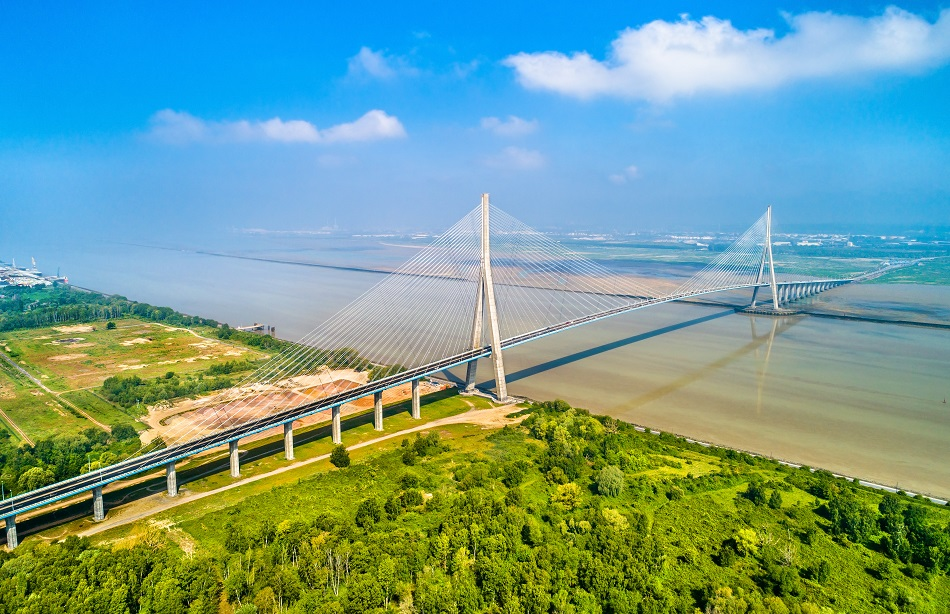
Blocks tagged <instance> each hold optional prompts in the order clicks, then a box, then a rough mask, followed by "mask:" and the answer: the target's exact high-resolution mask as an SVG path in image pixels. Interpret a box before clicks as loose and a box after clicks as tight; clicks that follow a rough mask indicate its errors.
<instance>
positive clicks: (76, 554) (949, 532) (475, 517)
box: [0, 402, 950, 614]
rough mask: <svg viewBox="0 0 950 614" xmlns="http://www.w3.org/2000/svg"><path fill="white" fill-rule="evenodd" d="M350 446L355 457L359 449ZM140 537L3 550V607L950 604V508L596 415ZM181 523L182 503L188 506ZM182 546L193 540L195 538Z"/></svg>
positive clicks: (573, 414) (393, 455) (389, 459)
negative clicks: (641, 430)
mask: <svg viewBox="0 0 950 614" xmlns="http://www.w3.org/2000/svg"><path fill="white" fill-rule="evenodd" d="M341 464H343V463H341ZM178 509H180V510H181V514H182V519H180V520H179V521H178V522H177V523H174V524H176V526H175V527H174V529H173V530H167V529H163V528H161V527H159V526H156V525H151V528H147V529H144V530H142V531H133V532H132V533H131V537H130V538H129V539H128V540H126V541H124V542H123V543H122V545H121V547H113V546H108V545H94V544H93V543H92V542H90V541H89V540H88V539H77V538H75V537H71V538H68V539H67V540H66V541H64V542H61V543H57V544H53V545H45V544H37V543H34V542H32V540H31V541H28V542H27V543H26V544H24V545H23V546H21V548H20V549H18V550H17V551H15V552H13V553H6V554H3V555H2V558H3V559H4V560H3V564H2V566H0V612H14V611H22V610H23V609H26V608H28V609H29V610H30V611H68V609H69V607H70V604H76V603H82V604H84V607H87V611H129V612H158V611H165V612H207V613H209V614H210V613H212V612H242V613H249V612H315V611H319V612H342V613H345V614H350V613H357V612H385V611H416V612H424V613H428V612H460V613H461V612H526V613H527V612H532V613H534V612H538V613H541V612H603V613H608V612H683V613H690V614H692V613H694V612H696V611H700V612H719V613H725V612H785V613H788V612H792V613H808V614H811V613H821V612H884V611H894V612H898V611H907V612H911V611H913V612H940V611H945V610H942V609H941V608H945V604H946V603H950V582H948V577H947V572H948V568H950V526H948V521H950V513H948V512H950V511H948V510H947V509H946V508H945V507H938V506H935V505H933V504H931V503H929V502H926V501H923V500H917V499H910V498H907V497H899V496H896V495H892V494H888V495H882V494H881V493H879V492H875V491H872V490H870V489H866V488H863V487H861V486H859V485H856V484H853V483H851V482H849V481H846V480H841V479H837V478H834V477H833V476H831V475H830V474H827V473H824V472H811V471H809V470H808V469H807V468H801V469H795V468H790V467H785V466H782V465H780V464H778V463H775V462H773V461H770V460H767V459H761V458H754V457H751V456H748V455H745V454H742V453H738V452H734V451H729V450H724V449H719V448H714V447H713V448H706V447H703V446H700V445H698V444H693V443H690V442H687V441H685V440H682V439H678V438H676V437H673V436H669V435H661V436H655V435H651V434H644V433H639V432H637V431H636V430H635V429H634V428H633V427H632V426H631V425H627V424H624V423H620V422H617V421H615V420H612V419H610V418H603V417H596V416H591V415H590V414H588V413H587V412H585V411H582V410H577V409H573V408H570V407H569V406H567V405H566V404H565V403H563V402H553V403H542V404H537V405H535V406H533V407H532V408H531V411H530V415H529V416H528V417H527V419H525V420H524V421H523V422H522V423H521V425H520V426H509V427H505V428H501V429H495V430H472V429H471V428H470V427H469V428H465V429H463V428H459V427H452V426H446V427H441V428H438V429H433V430H430V432H429V433H428V434H427V435H419V436H415V435H413V436H410V437H407V438H406V439H405V440H404V442H403V445H402V447H400V448H398V449H396V450H392V451H389V452H381V453H377V454H376V455H373V456H369V457H367V456H362V455H356V456H355V457H354V458H353V462H352V464H351V465H350V466H349V467H346V468H343V469H333V470H331V471H328V472H322V473H318V474H315V475H314V476H313V477H311V478H308V479H303V480H301V481H299V482H298V483H290V484H285V485H282V486H280V487H277V488H273V489H271V490H269V491H266V492H264V493H262V494H259V495H255V496H252V497H248V498H244V499H241V500H239V502H238V503H237V504H235V505H233V506H232V507H230V508H227V509H218V510H215V511H210V512H206V513H202V515H200V516H197V517H194V516H192V515H189V514H188V513H187V506H183V507H181V508H178ZM170 524H171V523H170ZM181 544H188V548H187V551H188V553H189V554H187V555H186V554H185V553H184V552H182V551H181V550H180V547H181V546H180V545H181Z"/></svg>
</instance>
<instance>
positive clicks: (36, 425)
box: [0, 360, 92, 443]
mask: <svg viewBox="0 0 950 614" xmlns="http://www.w3.org/2000/svg"><path fill="white" fill-rule="evenodd" d="M0 409H2V410H3V411H4V412H5V413H6V414H7V416H8V417H9V419H10V420H13V421H14V422H15V423H16V425H17V426H19V427H20V428H21V429H22V430H23V431H24V432H25V433H26V435H27V436H28V437H30V438H31V439H33V440H34V441H35V440H37V439H39V438H41V437H47V436H54V435H62V434H67V433H76V432H79V431H80V430H82V429H84V428H86V427H89V426H92V425H91V424H90V423H89V421H88V420H86V419H85V418H83V417H81V416H77V415H75V414H74V413H72V412H71V411H70V410H69V408H68V407H66V406H65V405H63V404H62V403H60V402H59V401H58V400H57V399H56V398H54V397H53V396H52V395H50V394H47V393H46V392H45V391H43V390H42V389H40V388H39V387H37V386H36V385H35V384H34V383H33V382H31V381H30V380H29V379H28V378H27V377H26V376H24V375H23V374H22V373H20V372H19V371H17V370H16V369H14V368H13V367H11V366H10V365H9V364H8V363H7V362H6V361H2V360H0ZM0 422H3V421H0ZM3 428H4V429H5V430H6V431H7V432H9V433H10V436H11V437H12V438H13V440H14V441H17V442H21V443H22V438H21V437H20V435H19V434H18V433H17V432H16V430H15V429H13V428H11V426H10V425H8V424H6V423H5V422H4V423H3Z"/></svg>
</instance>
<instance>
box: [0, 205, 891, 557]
mask: <svg viewBox="0 0 950 614" xmlns="http://www.w3.org/2000/svg"><path fill="white" fill-rule="evenodd" d="M908 264H910V263H895V264H892V265H889V266H888V267H886V268H883V269H878V270H875V271H872V272H869V273H866V274H863V275H858V276H853V277H848V278H827V279H826V278H816V277H813V276H808V275H804V274H800V273H797V272H795V271H794V270H789V268H788V267H787V266H782V263H776V261H775V259H774V258H773V254H772V214H771V207H770V208H769V209H768V210H767V211H766V213H765V214H764V215H763V216H762V217H761V218H759V219H758V220H757V221H756V222H755V223H754V224H753V225H752V226H751V227H750V228H749V229H748V230H747V231H746V232H744V233H743V234H742V235H741V236H739V238H738V239H737V240H736V241H735V242H734V243H733V244H732V245H730V246H729V247H728V248H727V249H725V250H724V251H722V252H721V253H719V254H718V255H716V256H715V257H714V258H713V259H712V260H711V261H710V262H709V263H708V264H707V265H706V266H705V267H704V268H703V269H702V270H700V271H699V272H698V273H696V274H695V275H693V276H692V277H690V278H689V279H687V280H686V281H684V282H682V283H679V284H676V283H670V282H666V283H665V284H661V283H660V282H657V281H656V280H654V279H646V278H639V277H636V276H632V275H629V274H619V273H616V272H614V271H611V270H609V269H608V268H607V267H605V266H603V265H601V264H599V263H597V262H594V261H592V260H590V259H587V258H584V257H582V256H580V255H578V254H576V253H574V252H572V251H571V250H568V249H566V248H565V247H564V246H562V245H561V244H560V243H558V242H557V241H554V240H553V239H551V238H550V237H548V236H546V235H544V234H542V233H539V232H536V231H534V230H532V229H531V228H529V227H528V226H526V225H524V224H523V223H521V222H519V221H518V220H516V219H515V218H513V217H512V216H510V215H508V214H507V213H505V212H504V211H501V210H500V209H497V208H496V207H494V206H492V205H490V203H489V199H488V195H487V194H484V195H482V201H481V204H480V205H479V206H478V207H476V208H475V209H473V210H472V211H471V212H470V213H469V214H468V215H466V216H465V217H463V218H462V219H461V220H459V221H458V222H457V223H456V224H455V225H453V226H452V227H451V228H449V229H448V230H447V231H446V232H445V233H443V234H442V235H440V236H439V237H438V238H437V239H436V240H435V241H433V243H432V244H431V245H429V246H428V247H426V248H424V249H422V250H420V251H419V253H418V254H417V255H416V256H415V257H413V258H412V259H410V260H409V261H408V262H407V263H405V264H404V265H403V266H401V267H399V268H398V269H397V270H395V271H394V272H392V273H391V274H389V275H387V276H386V277H385V278H383V279H382V281H380V282H379V283H378V284H376V285H375V286H373V287H372V288H371V289H370V290H368V291H367V292H366V293H364V294H363V295H362V296H360V297H359V298H357V299H356V300H355V301H353V302H352V303H351V304H350V305H348V306H347V307H346V308H344V309H343V310H342V311H340V312H339V313H338V314H336V315H335V316H333V317H332V318H330V319H329V320H328V321H327V322H324V323H323V324H321V325H320V326H318V327H317V328H315V329H314V330H313V331H311V332H310V333H308V334H307V335H306V336H305V337H304V338H303V339H301V340H300V341H299V342H297V343H296V344H293V345H292V346H291V347H290V348H289V349H287V350H285V351H283V352H281V353H279V354H278V355H276V356H275V357H273V358H272V359H271V360H269V361H268V362H267V363H266V364H264V365H263V366H262V367H260V368H259V369H258V370H257V371H256V372H255V373H254V374H252V375H251V376H249V377H248V378H247V379H246V380H245V381H244V382H242V383H241V384H240V385H239V386H236V387H234V388H232V389H230V390H228V391H225V392H223V393H221V394H219V395H218V396H217V397H215V398H214V399H212V400H211V401H209V402H206V403H205V404H204V409H203V410H202V411H201V412H196V414H197V416H196V418H195V419H193V420H187V421H186V420H183V421H180V423H179V424H178V425H177V426H175V427H174V428H172V429H170V430H169V431H168V432H166V433H164V434H163V436H162V437H163V438H162V440H161V441H160V442H149V443H148V444H145V445H143V446H142V447H141V449H140V450H139V451H138V452H137V453H136V454H134V455H132V456H131V457H129V458H126V459H124V460H121V461H119V462H116V463H114V464H112V465H110V466H107V467H102V468H99V469H97V470H94V471H91V472H88V473H85V474H83V475H80V476H77V477H74V478H71V479H68V480H64V481H62V482H58V483H55V484H51V485H49V486H45V487H43V488H39V489H37V490H34V491H31V492H27V493H22V494H19V495H17V496H15V497H11V498H8V499H6V500H4V501H2V502H0V518H3V519H4V520H5V524H6V541H7V544H8V547H15V546H16V545H17V533H16V516H17V515H18V514H23V513H25V512H29V511H31V510H35V509H38V508H41V507H43V506H46V505H49V504H51V503H54V502H56V501H59V500H62V499H66V498H69V497H73V496H76V495H78V494H81V493H84V492H87V491H92V503H93V505H92V507H93V518H94V519H95V520H97V521H98V520H102V519H103V518H104V517H105V509H104V502H103V496H102V490H103V488H104V487H105V486H106V485H108V484H110V483H112V482H116V481H118V480H123V479H126V478H130V477H132V476H135V475H138V474H141V473H144V472H147V471H152V470H155V469H161V468H164V469H165V473H166V479H167V492H168V495H169V496H176V495H177V493H178V484H177V473H176V469H175V467H176V462H177V461H179V460H182V459H185V458H188V457H190V456H193V455H196V454H199V453H202V452H205V451H207V450H211V449H213V448H218V447H221V446H224V445H227V446H228V447H229V455H230V469H231V475H232V476H233V477H235V478H237V477H240V456H239V448H238V443H239V441H240V440H241V439H246V438H248V437H251V436H253V435H257V434H260V433H264V432H266V431H270V430H272V429H278V428H282V429H283V434H284V452H285V456H286V458H287V459H288V460H292V459H293V424H294V422H295V421H297V420H300V419H302V418H305V417H307V416H311V415H313V414H317V413H322V412H329V413H330V416H331V421H332V438H333V441H334V443H340V441H341V436H342V434H341V411H342V410H341V408H342V407H343V405H345V404H347V403H351V402H353V401H356V400H358V399H361V398H363V397H368V396H372V397H373V402H374V409H373V413H374V427H375V428H376V430H383V403H382V393H383V391H385V390H387V389H390V388H393V387H396V386H404V385H406V384H410V385H411V395H412V404H411V407H412V410H411V411H412V417H413V418H420V396H419V383H420V380H421V379H422V378H425V377H427V376H431V375H434V374H437V373H439V372H441V371H444V370H446V369H450V368H452V367H458V366H461V365H467V373H466V379H465V390H466V391H469V392H471V391H473V389H474V387H475V375H476V364H477V361H478V360H479V359H482V358H490V359H491V365H492V371H493V375H494V382H495V385H496V389H495V391H494V392H495V396H496V397H497V398H498V399H499V400H506V399H507V398H508V391H507V385H506V381H505V367H504V352H505V350H507V349H509V348H512V347H515V346H517V345H520V344H523V343H527V342H529V341H533V340H535V339H539V338H542V337H545V336H548V335H552V334H555V333H558V332H561V331H564V330H568V329H571V328H576V327H578V326H583V325H585V324H590V323H592V322H597V321H600V320H603V319H605V318H609V317H613V316H617V315H620V314H624V313H629V312H631V311H635V310H638V309H644V308H647V307H651V306H654V305H659V304H663V303H668V302H671V301H678V300H684V299H690V298H695V297H701V296H704V295H708V294H712V293H718V292H734V291H751V298H750V301H749V308H750V309H752V310H755V311H756V312H766V313H771V314H776V315H781V314H783V313H788V312H787V311H785V308H786V307H787V306H788V305H789V304H790V303H793V302H795V301H798V300H801V299H803V298H806V297H810V296H814V295H816V294H819V293H821V292H825V291H827V290H830V289H832V288H836V287H838V286H841V285H844V284H848V283H853V282H856V281H862V280H864V279H870V278H873V277H876V276H879V275H881V274H883V273H884V272H887V271H888V270H892V269H894V268H899V267H901V266H907V265H908ZM340 373H345V374H347V376H348V379H345V378H344V379H341V378H340V376H339V374H340ZM291 390H293V392H291ZM301 390H302V391H303V392H300V391H301Z"/></svg>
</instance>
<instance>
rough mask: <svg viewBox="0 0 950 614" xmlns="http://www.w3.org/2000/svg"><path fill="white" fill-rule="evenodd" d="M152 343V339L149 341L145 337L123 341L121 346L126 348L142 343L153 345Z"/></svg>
mask: <svg viewBox="0 0 950 614" xmlns="http://www.w3.org/2000/svg"><path fill="white" fill-rule="evenodd" d="M151 342H152V340H151V339H147V338H145V337H136V338H135V339H128V340H126V341H123V342H121V343H120V344H119V345H124V346H125V347H129V346H132V345H140V344H142V343H151Z"/></svg>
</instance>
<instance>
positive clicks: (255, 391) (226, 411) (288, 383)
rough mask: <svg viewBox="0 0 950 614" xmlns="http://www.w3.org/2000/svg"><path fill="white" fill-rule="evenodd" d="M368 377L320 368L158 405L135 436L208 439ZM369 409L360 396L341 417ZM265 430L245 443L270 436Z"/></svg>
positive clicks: (390, 395)
mask: <svg viewBox="0 0 950 614" xmlns="http://www.w3.org/2000/svg"><path fill="white" fill-rule="evenodd" d="M367 381H368V374H367V373H364V372H358V371H354V370H352V369H340V370H334V371H330V370H323V371H321V372H320V373H317V374H315V375H304V376H298V377H293V378H289V379H286V380H281V381H279V382H276V383H274V384H251V385H248V386H241V387H236V388H230V389H228V390H224V391H222V392H220V393H218V394H216V395H211V396H206V397H202V398H199V399H183V400H181V401H178V402H177V403H175V404H174V405H169V404H167V403H165V404H157V405H154V406H152V407H149V413H148V415H147V416H146V417H144V418H142V421H143V422H145V423H146V424H148V425H149V427H151V428H149V429H148V430H147V431H144V432H142V433H141V434H140V436H141V439H142V441H143V443H148V442H149V441H152V440H153V439H155V438H156V437H162V438H163V439H164V440H165V442H166V443H168V444H170V443H172V442H180V441H187V440H190V439H194V438H197V437H201V436H203V435H207V434H210V433H213V432H216V431H218V430H221V429H222V428H226V427H229V426H234V425H236V424H241V423H243V422H246V421H248V420H253V419H256V418H260V417H263V416H267V415H270V414H273V413H275V412H277V411H279V410H282V409H286V408H288V407H294V406H297V405H302V404H304V403H309V402H312V401H315V400H318V399H322V398H325V397H327V396H330V395H332V394H336V393H339V392H343V391H346V390H351V389H353V388H356V387H357V386H360V385H362V384H365V383H366V382H367ZM442 388H444V386H442V385H440V384H430V383H428V382H422V385H421V389H420V392H421V393H422V394H428V393H430V392H435V391H438V390H442ZM411 396H412V387H411V384H408V383H407V384H405V385H403V386H397V387H395V388H390V389H389V390H386V391H385V392H383V403H385V404H390V403H396V402H398V401H402V400H405V399H408V398H409V397H411ZM372 406H373V397H372V396H369V397H365V398H363V399H359V400H357V401H356V402H354V403H348V404H346V405H344V406H343V408H342V410H341V414H342V415H344V416H345V415H348V414H352V413H357V412H360V411H363V410H365V409H368V408H370V407H372ZM329 419H330V412H328V411H327V412H321V413H318V414H315V415H312V416H307V417H306V418H302V419H300V420H298V421H296V424H297V425H298V426H302V425H310V424H317V423H320V422H325V421H327V420H329ZM272 434H273V433H271V432H266V433H261V434H258V435H255V436H253V437H250V438H249V440H254V439H261V438H264V437H269V436H271V435H272Z"/></svg>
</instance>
